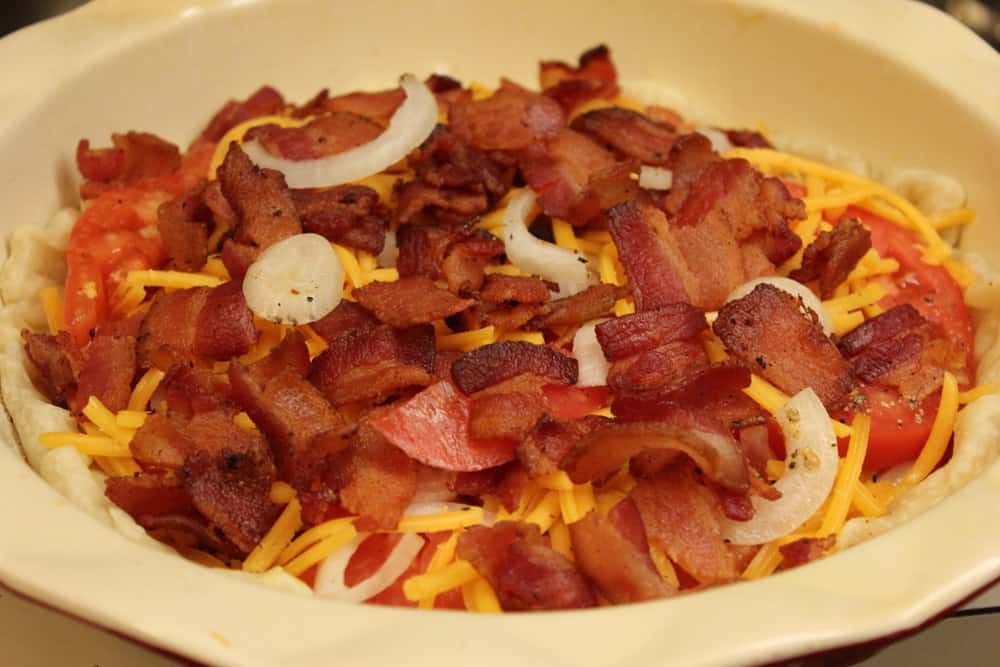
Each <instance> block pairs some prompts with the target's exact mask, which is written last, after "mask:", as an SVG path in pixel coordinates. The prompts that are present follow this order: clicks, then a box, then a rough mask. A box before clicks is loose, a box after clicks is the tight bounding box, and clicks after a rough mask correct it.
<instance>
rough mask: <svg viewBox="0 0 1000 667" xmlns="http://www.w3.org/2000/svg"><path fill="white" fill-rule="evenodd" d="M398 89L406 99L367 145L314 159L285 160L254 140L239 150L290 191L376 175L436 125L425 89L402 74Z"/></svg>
mask: <svg viewBox="0 0 1000 667" xmlns="http://www.w3.org/2000/svg"><path fill="white" fill-rule="evenodd" d="M400 86H402V88H403V91H404V92H405V93H406V99H405V100H403V103H402V104H401V105H399V108H398V109H396V113H394V114H393V115H392V118H391V119H390V120H389V127H387V128H386V130H385V132H383V133H382V134H380V135H379V136H377V137H375V138H374V139H372V140H371V141H369V142H368V143H367V144H363V145H361V146H356V147H355V148H352V149H350V150H347V151H344V152H343V153H337V154H336V155H330V156H327V157H321V158H316V159H314V160H287V159H285V158H281V157H278V156H276V155H272V154H271V153H269V152H267V150H266V149H265V148H264V147H263V146H261V145H260V143H258V142H256V141H250V142H247V143H245V144H243V150H244V151H245V152H246V154H247V155H248V156H250V159H251V160H253V161H254V162H256V163H257V165H258V166H261V167H268V168H270V169H277V170H278V171H280V172H282V173H283V174H284V175H285V181H286V182H287V183H288V187H290V188H321V187H326V186H331V185H340V184H341V183H349V182H351V181H356V180H358V179H361V178H365V177H367V176H371V175H372V174H377V173H379V172H380V171H383V170H385V169H386V168H387V167H390V166H392V165H394V164H396V163H397V162H399V161H400V160H402V159H403V158H404V157H406V156H407V155H409V154H410V151H412V150H413V149H414V148H416V147H417V146H419V145H420V144H422V143H423V142H424V140H425V139H427V137H429V136H430V134H431V132H432V131H434V127H435V126H436V125H437V119H438V106H437V101H436V100H435V99H434V95H433V93H431V91H430V90H428V89H427V86H425V85H424V84H423V83H421V81H420V80H419V79H417V78H416V77H415V76H413V75H412V74H404V75H403V77H402V78H401V79H400Z"/></svg>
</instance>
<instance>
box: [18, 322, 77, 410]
mask: <svg viewBox="0 0 1000 667" xmlns="http://www.w3.org/2000/svg"><path fill="white" fill-rule="evenodd" d="M21 339H22V340H23V341H24V351H25V353H26V354H27V355H28V359H30V360H31V363H32V364H34V365H35V368H36V369H37V370H38V373H37V380H38V381H39V382H40V383H41V384H42V389H43V390H44V391H45V395H46V396H48V397H49V399H50V400H51V401H52V402H53V403H55V404H56V405H61V406H66V405H67V402H68V400H69V399H70V398H72V397H73V396H74V388H75V387H76V381H77V376H78V375H79V373H80V369H81V368H83V363H84V359H83V354H82V353H81V352H80V351H79V350H78V349H77V347H76V346H75V345H74V344H73V338H72V336H70V335H69V334H68V333H67V332H65V331H60V332H59V333H58V334H56V335H54V336H50V335H49V334H36V333H31V332H30V331H28V330H27V329H24V330H23V331H21Z"/></svg>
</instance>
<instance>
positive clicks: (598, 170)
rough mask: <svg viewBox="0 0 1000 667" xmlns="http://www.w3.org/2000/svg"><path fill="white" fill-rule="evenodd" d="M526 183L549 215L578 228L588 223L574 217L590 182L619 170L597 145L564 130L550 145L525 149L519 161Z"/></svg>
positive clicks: (613, 160)
mask: <svg viewBox="0 0 1000 667" xmlns="http://www.w3.org/2000/svg"><path fill="white" fill-rule="evenodd" d="M519 162H520V165H521V171H522V173H523V174H524V180H525V181H526V182H527V184H528V185H529V186H531V189H532V190H534V191H535V192H536V193H537V194H538V204H539V206H541V208H542V211H544V212H545V213H546V214H548V215H551V216H553V217H557V218H563V219H566V220H569V221H570V222H573V223H576V224H585V223H587V222H588V220H587V219H583V218H582V217H581V216H577V215H575V210H574V209H575V207H576V205H577V204H578V203H579V202H580V200H581V199H582V198H583V196H584V192H585V191H586V189H587V186H588V184H589V183H590V180H591V179H592V178H594V177H597V176H598V175H600V174H603V173H605V172H607V171H608V170H610V169H613V168H614V167H615V166H616V162H615V157H614V155H612V154H611V153H610V152H609V151H607V150H606V149H605V148H603V147H602V146H601V145H600V144H598V143H597V142H596V141H594V140H593V139H591V138H590V137H588V136H587V135H585V134H581V133H579V132H576V131H574V130H570V129H563V130H562V131H561V132H560V133H559V134H558V135H556V136H555V137H554V138H553V139H551V140H549V141H548V142H547V143H545V144H543V143H536V144H532V145H531V146H529V147H528V148H526V149H525V150H524V151H523V152H522V153H521V157H520V160H519Z"/></svg>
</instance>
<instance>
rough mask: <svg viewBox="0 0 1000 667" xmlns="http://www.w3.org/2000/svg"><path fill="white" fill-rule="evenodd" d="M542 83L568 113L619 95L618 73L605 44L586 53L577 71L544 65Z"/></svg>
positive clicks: (541, 65)
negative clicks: (591, 102)
mask: <svg viewBox="0 0 1000 667" xmlns="http://www.w3.org/2000/svg"><path fill="white" fill-rule="evenodd" d="M538 79H539V82H540V84H541V87H542V90H543V91H544V92H545V94H546V95H547V96H549V97H552V98H553V99H555V100H557V101H558V102H559V105H560V106H561V107H562V108H563V110H564V111H566V113H570V112H571V111H572V110H573V109H574V108H576V107H577V106H578V105H580V104H582V103H583V102H586V101H588V100H592V99H596V98H601V97H604V98H611V97H614V96H615V95H617V94H618V83H617V81H618V71H617V70H616V69H615V66H614V63H612V62H611V52H610V50H608V47H606V46H604V45H603V44H601V45H599V46H595V47H594V48H592V49H589V50H587V51H585V52H584V53H583V54H582V55H581V56H580V59H579V65H578V66H577V67H572V66H571V65H568V64H567V63H563V62H558V61H552V60H547V61H542V62H540V63H539V72H538Z"/></svg>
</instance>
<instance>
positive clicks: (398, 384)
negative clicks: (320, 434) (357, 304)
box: [309, 325, 434, 406]
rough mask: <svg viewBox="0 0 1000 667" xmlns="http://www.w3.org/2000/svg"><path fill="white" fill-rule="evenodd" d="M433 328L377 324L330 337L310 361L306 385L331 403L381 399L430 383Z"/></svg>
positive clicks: (338, 403)
mask: <svg viewBox="0 0 1000 667" xmlns="http://www.w3.org/2000/svg"><path fill="white" fill-rule="evenodd" d="M433 371H434V329H433V327H431V326H430V325H420V326H415V327H411V328H408V329H393V328H391V327H388V326H386V325H380V326H378V327H375V328H373V329H362V330H357V331H352V332H348V333H345V334H342V335H340V336H337V337H336V338H333V339H332V340H331V341H330V346H329V347H328V348H327V349H326V350H325V351H324V352H323V353H322V354H320V355H319V356H318V357H316V359H315V360H314V361H313V363H312V370H311V372H310V373H309V381H310V382H312V383H313V384H314V385H316V387H317V388H318V389H319V390H320V392H322V393H323V395H324V396H325V397H326V399H327V400H328V401H330V403H331V404H332V405H335V406H339V405H344V404H347V403H354V402H357V401H377V402H379V401H382V400H384V399H386V398H388V397H389V396H392V395H393V394H395V393H397V392H398V391H399V390H401V389H405V388H406V387H414V386H417V387H426V386H427V385H429V384H431V382H432V381H433V376H432V373H433Z"/></svg>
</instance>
